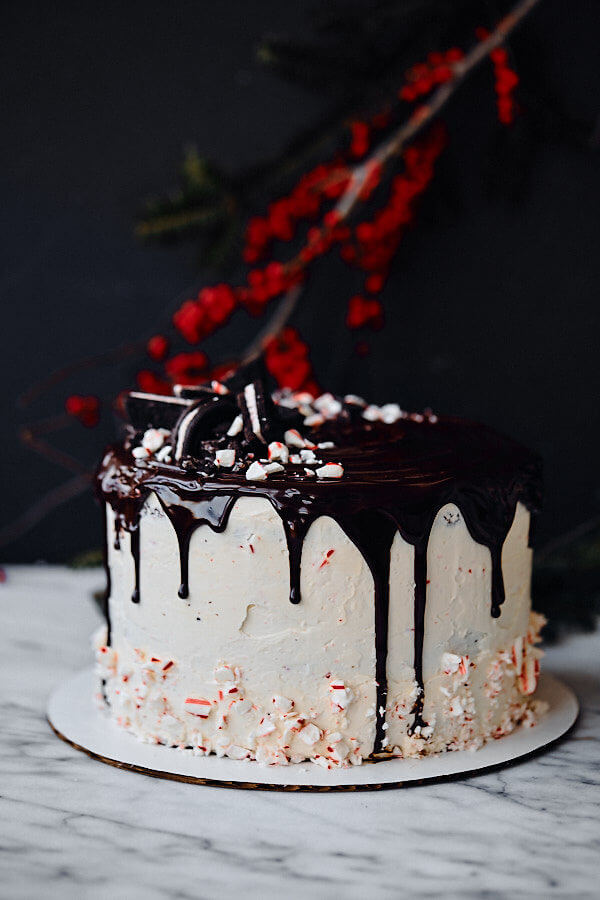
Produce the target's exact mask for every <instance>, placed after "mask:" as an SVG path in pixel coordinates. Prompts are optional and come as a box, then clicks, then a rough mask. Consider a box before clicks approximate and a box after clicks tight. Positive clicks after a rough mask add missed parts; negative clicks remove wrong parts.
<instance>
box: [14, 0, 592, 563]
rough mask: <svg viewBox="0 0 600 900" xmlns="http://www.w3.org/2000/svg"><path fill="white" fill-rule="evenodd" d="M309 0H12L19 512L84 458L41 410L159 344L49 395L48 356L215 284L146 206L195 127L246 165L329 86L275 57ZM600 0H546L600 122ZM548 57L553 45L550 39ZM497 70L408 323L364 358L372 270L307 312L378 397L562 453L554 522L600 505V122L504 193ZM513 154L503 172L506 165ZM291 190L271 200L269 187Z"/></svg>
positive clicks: (76, 516) (543, 44)
mask: <svg viewBox="0 0 600 900" xmlns="http://www.w3.org/2000/svg"><path fill="white" fill-rule="evenodd" d="M309 8H310V4H308V3H304V2H302V3H300V2H296V3H293V4H291V3H288V4H282V3H281V2H277V3H276V2H272V0H261V2H260V3H257V2H254V3H248V2H232V0H223V2H221V3H218V4H213V3H211V4H208V3H198V2H197V0H194V2H177V3H173V4H165V3H159V2H150V0H146V2H144V3H138V2H127V3H118V4H110V3H104V4H101V5H100V6H92V5H91V4H86V3H69V2H63V3H60V4H46V3H33V2H29V3H28V2H19V3H16V2H12V3H8V4H5V6H4V7H3V22H2V32H3V35H2V41H3V49H2V54H1V57H0V83H1V84H2V89H3V95H4V96H3V113H2V120H3V127H2V131H3V140H2V149H1V152H2V161H1V166H0V177H1V181H2V190H1V196H2V217H1V219H2V222H1V234H0V246H1V247H2V257H3V263H2V272H1V274H0V289H1V292H2V319H1V322H2V326H1V330H0V354H1V357H0V358H1V359H2V366H3V392H2V412H1V418H0V421H1V422H2V425H3V427H2V480H3V484H2V525H3V526H4V527H5V531H4V539H5V541H6V526H7V525H8V526H9V527H10V523H11V522H13V520H14V519H15V518H16V517H18V516H19V515H21V514H22V513H23V512H24V511H25V510H26V509H27V508H28V507H29V506H30V505H31V504H32V503H35V502H36V501H38V500H39V499H40V498H41V497H42V496H43V495H44V494H45V493H46V492H47V491H48V490H49V489H51V488H54V487H56V486H59V485H60V484H61V483H62V482H64V481H65V479H67V478H68V477H69V476H68V475H65V473H64V472H63V471H61V470H60V469H59V468H58V467H57V466H55V465H54V464H52V463H50V462H49V461H47V460H45V459H43V458H40V457H38V456H36V455H35V454H34V453H32V452H31V451H30V450H28V449H25V448H24V447H23V446H22V445H21V444H20V443H19V440H18V434H17V432H18V428H19V426H20V425H22V424H23V423H26V422H27V421H28V420H33V419H39V418H41V417H43V416H46V415H52V414H53V413H55V412H59V411H60V410H61V409H62V407H63V404H64V398H65V396H66V395H67V394H69V393H71V392H77V393H97V394H101V395H104V396H111V395H114V394H116V393H117V391H118V390H119V389H121V388H122V387H124V386H127V385H131V384H132V381H133V375H134V372H135V371H136V369H137V368H139V367H140V363H139V361H137V362H135V363H134V362H133V361H130V362H126V363H120V364H118V365H116V364H113V365H109V366H106V367H104V368H100V369H97V370H93V371H90V372H83V373H81V374H79V375H78V376H76V377H73V378H72V379H71V380H70V381H68V382H67V383H66V384H64V385H62V386H61V387H60V388H58V389H57V390H55V391H53V392H51V393H50V394H49V395H47V396H45V397H43V398H42V399H40V400H38V401H37V402H36V403H35V404H34V405H33V406H32V407H31V408H30V409H29V410H22V409H20V408H19V407H18V405H17V404H16V401H15V398H16V397H17V395H18V394H19V393H20V392H21V391H23V390H24V389H25V388H26V387H28V386H29V385H30V384H32V383H34V382H36V381H38V380H40V379H42V378H43V377H44V376H45V375H46V374H47V373H48V372H50V371H52V370H54V369H55V368H57V367H60V366H62V365H65V364H68V363H71V362H74V361H76V360H79V359H80V358H82V357H86V356H88V355H91V354H94V353H97V352H99V351H102V350H106V349H110V348H112V347H114V346H116V345H118V344H120V343H121V342H122V341H123V340H129V339H134V338H138V337H140V336H143V335H151V334H153V333H155V332H156V331H157V330H160V329H161V327H164V325H165V323H167V322H168V320H169V317H170V313H171V311H172V310H173V308H174V307H175V306H176V305H177V302H178V300H179V301H180V300H181V299H182V298H183V297H185V295H186V293H187V291H190V296H191V295H192V294H191V291H192V290H193V289H194V287H195V288H196V289H197V287H198V286H200V285H202V284H204V283H209V282H210V280H211V279H212V278H213V277H214V273H211V272H209V271H200V272H199V271H198V267H197V260H196V258H195V255H194V250H193V249H192V248H190V247H189V246H188V247H185V246H184V247H179V248H169V249H164V248H156V247H148V246H142V245H140V244H139V243H137V242H136V240H135V238H134V236H133V221H134V217H135V214H136V212H137V211H138V210H139V208H140V206H141V204H142V202H143V201H144V199H145V198H146V197H147V196H148V195H149V194H152V193H155V192H157V191H160V190H161V189H163V188H167V187H168V186H169V185H170V184H171V183H172V182H173V180H174V173H175V171H176V167H177V165H178V163H179V161H180V159H181V153H182V148H183V146H184V145H185V144H186V143H187V142H190V141H193V142H195V143H196V144H197V146H198V149H199V151H200V152H201V153H202V154H205V155H207V156H210V157H213V158H214V159H216V160H218V161H219V162H220V163H221V164H222V165H223V166H224V167H225V168H226V169H228V170H230V171H236V170H238V169H239V167H240V166H242V165H245V164H249V163H254V162H257V161H261V160H263V159H265V158H267V157H269V156H270V155H272V154H274V153H276V152H278V151H279V150H280V149H281V147H282V146H283V145H284V144H285V142H286V141H287V140H289V139H290V138H292V137H293V136H294V134H296V133H297V132H298V130H299V129H302V128H305V127H306V126H307V125H309V124H310V123H311V122H312V121H315V120H316V119H317V117H318V116H319V115H321V114H322V113H323V111H324V109H325V108H326V105H327V103H328V102H329V101H328V100H327V99H326V98H324V97H319V96H318V94H314V93H313V94H311V93H308V92H307V91H305V90H303V89H301V88H300V87H297V86H293V85H291V84H289V83H286V82H284V81H282V80H280V79H278V78H277V77H275V76H274V75H273V74H272V73H270V72H269V71H267V70H265V69H264V68H261V66H260V65H259V64H258V63H257V62H256V61H255V56H254V49H255V46H256V44H257V42H258V40H259V38H260V37H261V36H262V35H263V34H264V33H265V31H268V30H273V29H275V30H287V31H290V32H292V33H296V34H302V33H303V32H304V31H306V30H307V11H308V10H309ZM599 25H600V14H599V10H598V4H597V2H595V0H588V2H583V0H582V2H578V3H576V4H565V3H561V2H559V0H546V2H544V3H542V5H541V7H540V8H539V9H537V10H536V11H535V12H534V14H533V16H532V18H531V20H530V21H528V22H527V23H526V24H525V26H524V29H528V30H529V34H530V35H531V34H534V36H535V39H536V42H537V45H538V49H537V51H536V52H537V53H539V55H540V61H541V60H543V63H544V72H545V75H544V77H545V78H546V79H548V82H549V87H551V89H552V91H553V92H554V94H555V95H556V96H557V97H558V98H559V99H560V101H561V103H563V104H564V106H565V107H566V108H568V109H569V111H570V113H571V114H572V115H573V117H574V119H576V120H577V121H579V122H581V123H583V125H584V126H585V127H586V128H587V129H588V130H589V133H590V135H593V133H594V123H595V122H596V123H597V119H598V114H599V112H600V93H599V84H600V59H599V57H600V54H599V51H598V47H599V38H600V28H599ZM532 62H533V65H535V64H536V62H537V60H535V59H534V60H533V61H532V60H529V63H530V64H531V63H532ZM489 78H490V76H489V72H487V74H486V73H485V72H484V71H483V70H482V71H481V72H479V73H478V74H476V75H475V77H474V78H473V79H472V80H471V81H470V82H469V83H468V84H467V85H465V86H464V87H463V88H462V89H461V91H460V93H459V94H458V95H457V97H456V98H455V100H454V101H453V103H452V106H451V108H450V110H449V112H448V115H447V116H446V117H445V118H446V120H447V122H448V125H449V127H450V132H451V136H452V143H451V147H450V149H449V151H448V160H447V161H446V162H445V163H444V165H446V166H448V167H450V170H451V174H452V176H453V178H454V182H455V188H454V193H453V202H452V203H448V204H446V206H445V207H444V206H443V205H439V204H438V206H436V207H434V208H433V211H431V210H430V212H429V215H427V212H426V211H425V215H424V219H423V222H422V223H421V224H420V225H419V226H418V227H417V228H416V229H415V230H414V231H413V232H411V233H410V234H409V236H408V237H407V240H406V241H405V242H404V244H403V247H402V249H401V252H400V254H399V257H398V260H397V263H396V265H395V269H394V274H393V277H392V278H391V279H390V281H389V283H388V285H387V287H386V289H385V292H384V294H383V297H382V299H383V301H384V305H385V308H386V316H387V326H386V329H385V331H384V332H382V333H380V334H378V335H376V336H374V337H373V338H372V340H371V345H372V353H371V355H370V356H369V357H367V358H366V359H364V360H360V361H359V360H357V359H356V358H355V357H353V356H352V347H353V344H354V342H355V340H356V338H355V336H352V335H350V334H349V333H348V332H347V331H346V329H345V328H344V327H343V325H342V321H343V315H344V312H343V311H344V309H345V303H346V300H347V297H348V296H349V294H350V293H351V292H353V290H354V289H355V283H354V282H352V281H351V280H349V279H348V276H347V274H346V273H345V271H344V270H343V269H342V267H341V266H339V265H337V264H336V263H335V262H330V261H324V262H322V263H320V264H319V266H318V267H317V269H316V271H315V273H314V275H313V277H312V279H311V283H310V287H309V290H308V291H307V294H306V299H305V301H303V305H302V308H301V310H300V312H299V313H298V315H297V316H296V319H295V324H297V325H298V326H299V328H300V330H301V332H302V333H303V335H304V336H305V337H307V338H308V339H309V340H310V342H311V344H312V347H313V358H314V361H315V363H316V367H317V371H318V374H319V376H320V378H321V381H322V382H323V383H324V384H326V385H327V387H329V388H331V389H333V390H338V391H349V390H353V391H357V392H359V393H362V394H366V395H367V396H369V397H370V398H371V399H373V400H375V401H384V400H398V401H399V402H400V403H401V404H402V405H403V406H404V407H405V408H409V409H411V408H413V409H419V408H422V407H424V406H431V407H433V408H434V409H435V410H436V411H440V412H448V413H456V414H460V415H465V416H470V417H475V418H479V419H483V420H485V421H486V422H488V423H490V424H492V425H494V426H496V427H498V428H499V429H502V430H504V431H507V432H509V433H511V434H513V435H514V436H516V437H518V438H519V439H521V440H522V441H523V442H525V443H526V444H528V445H531V446H533V447H535V448H537V449H538V450H539V451H540V452H541V453H542V454H543V457H544V460H545V467H546V480H547V504H546V513H545V516H544V519H543V522H542V523H541V528H540V532H539V538H540V542H541V543H542V544H543V543H544V542H547V541H548V540H550V539H554V538H556V536H558V535H561V534H564V533H565V532H567V531H569V530H570V529H573V528H575V527H576V526H578V525H579V524H581V523H584V522H586V521H588V520H590V519H592V518H593V517H595V516H598V514H599V512H600V487H599V482H598V474H597V472H598V455H599V448H600V428H599V417H598V405H599V403H598V385H599V379H598V374H597V369H598V324H599V316H598V312H597V308H598V302H599V296H598V294H599V291H598V287H599V285H600V252H599V250H600V240H599V236H600V229H599V225H600V216H599V212H598V206H599V201H600V161H599V154H598V149H597V147H598V142H599V141H598V137H599V129H598V126H597V125H596V141H595V149H594V140H593V138H592V137H590V140H589V141H588V142H587V145H585V142H584V143H583V144H581V143H580V144H579V145H577V144H576V143H573V142H569V141H563V140H548V141H547V143H546V144H545V145H543V146H541V147H540V148H538V150H537V151H536V158H535V164H534V166H533V168H532V170H531V174H530V177H529V178H528V183H527V189H526V190H525V192H524V193H522V194H521V196H520V199H519V200H518V202H509V201H508V200H507V198H502V197H500V198H496V199H493V200H492V199H490V197H489V195H488V192H487V190H486V189H485V186H484V178H483V162H482V161H484V160H485V159H486V158H487V156H488V153H489V145H490V142H491V141H492V140H493V134H494V133H495V132H494V129H495V125H494V107H493V102H494V101H493V93H491V91H490V84H489ZM497 174H498V175H499V181H500V184H501V183H502V171H500V172H499V173H497ZM268 199H270V198H265V202H266V201H267V200H268ZM258 211H259V212H260V210H258ZM256 328H257V323H256V322H254V321H253V320H250V319H248V318H247V317H245V315H244V314H239V315H238V316H237V317H236V318H235V320H234V322H233V323H232V325H231V327H230V328H228V329H227V331H226V332H223V333H222V334H220V335H219V336H218V337H215V338H213V339H212V340H211V341H210V342H209V343H208V348H209V350H210V352H211V356H212V357H213V358H214V359H215V360H218V359H219V356H222V355H231V354H232V353H235V351H236V350H238V349H239V347H240V345H242V344H243V343H244V342H246V341H247V340H248V338H249V337H250V336H251V335H252V334H253V333H254V331H255V330H256ZM112 427H113V426H112V422H111V420H110V416H105V417H104V418H103V421H102V423H101V426H100V428H99V429H95V430H90V431H87V430H85V429H84V428H82V427H81V426H80V425H79V424H78V423H75V424H73V425H72V426H71V427H70V428H69V429H68V430H67V431H65V432H64V433H63V434H61V435H59V436H57V437H56V439H55V443H57V444H58V445H59V446H61V447H62V448H64V449H66V450H68V451H69V452H71V453H72V454H73V455H75V456H77V457H79V458H80V459H81V460H82V461H84V462H87V463H90V464H91V463H92V462H93V460H94V458H95V457H97V455H98V454H99V451H100V449H101V445H102V444H103V443H106V442H107V441H108V440H109V438H110V436H111V432H112ZM99 534H100V526H99V516H98V514H97V512H96V510H95V508H94V505H93V501H92V499H91V496H89V495H86V496H82V497H79V498H77V499H75V500H73V501H71V502H70V503H68V504H66V505H63V506H61V507H59V508H58V509H56V510H55V511H54V512H52V513H51V514H50V515H48V516H47V517H45V518H43V519H42V521H41V522H39V523H38V524H37V525H36V527H35V528H33V529H32V530H30V531H29V532H28V533H27V534H26V535H22V536H21V537H19V538H18V539H16V540H14V541H12V542H11V543H5V546H3V547H2V548H1V551H0V552H1V553H2V556H3V558H4V559H6V560H11V561H28V560H37V559H46V560H53V561H58V560H66V559H70V558H72V557H73V556H74V555H75V554H76V553H78V552H80V551H84V550H86V549H89V548H94V547H96V546H97V545H98V544H99Z"/></svg>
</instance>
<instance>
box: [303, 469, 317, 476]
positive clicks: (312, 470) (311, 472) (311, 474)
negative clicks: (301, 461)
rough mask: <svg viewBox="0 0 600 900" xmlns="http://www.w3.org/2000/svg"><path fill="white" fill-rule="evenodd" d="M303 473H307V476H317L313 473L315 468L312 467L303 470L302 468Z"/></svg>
mask: <svg viewBox="0 0 600 900" xmlns="http://www.w3.org/2000/svg"><path fill="white" fill-rule="evenodd" d="M304 474H305V475H308V477H309V478H316V477H317V476H316V475H315V470H314V469H305V470H304Z"/></svg>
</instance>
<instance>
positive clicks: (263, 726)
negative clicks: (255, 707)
mask: <svg viewBox="0 0 600 900" xmlns="http://www.w3.org/2000/svg"><path fill="white" fill-rule="evenodd" d="M273 731H275V723H274V722H272V721H271V719H269V718H268V716H265V718H264V719H262V720H261V721H260V722H259V723H258V725H257V727H256V736H257V737H265V736H266V735H267V734H271V732H273Z"/></svg>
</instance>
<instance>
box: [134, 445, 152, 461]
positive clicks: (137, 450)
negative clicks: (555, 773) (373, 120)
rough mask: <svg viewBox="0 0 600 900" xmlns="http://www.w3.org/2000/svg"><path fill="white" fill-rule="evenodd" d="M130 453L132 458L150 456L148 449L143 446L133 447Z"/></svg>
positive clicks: (146, 457)
mask: <svg viewBox="0 0 600 900" xmlns="http://www.w3.org/2000/svg"><path fill="white" fill-rule="evenodd" d="M131 455H132V456H133V457H134V459H148V457H149V456H150V451H149V450H146V448H145V447H134V448H133V450H132V451H131Z"/></svg>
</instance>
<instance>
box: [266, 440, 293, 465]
mask: <svg viewBox="0 0 600 900" xmlns="http://www.w3.org/2000/svg"><path fill="white" fill-rule="evenodd" d="M289 458H290V451H289V450H288V448H287V447H286V445H285V444H282V443H281V441H272V442H271V443H270V444H269V461H270V462H275V460H279V462H282V463H283V464H284V465H285V463H287V462H288V461H289Z"/></svg>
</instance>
